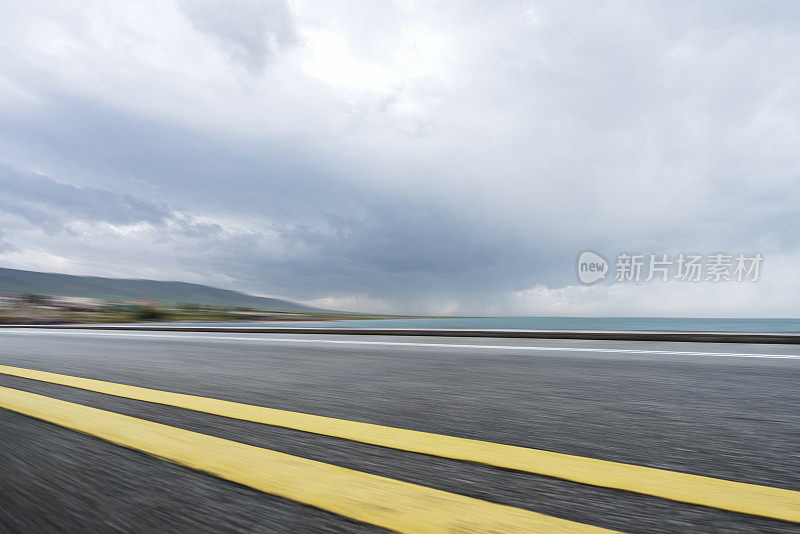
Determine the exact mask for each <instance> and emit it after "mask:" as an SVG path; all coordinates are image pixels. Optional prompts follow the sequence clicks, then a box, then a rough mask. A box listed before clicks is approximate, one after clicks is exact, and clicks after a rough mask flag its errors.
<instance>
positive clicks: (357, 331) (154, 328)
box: [0, 324, 800, 345]
mask: <svg viewBox="0 0 800 534" xmlns="http://www.w3.org/2000/svg"><path fill="white" fill-rule="evenodd" d="M0 328H37V329H48V330H128V331H148V332H206V333H229V334H232V333H233V334H235V333H239V334H330V335H351V336H418V337H424V336H425V337H426V336H435V337H485V338H528V339H583V340H617V341H681V342H696V343H697V342H699V343H765V344H785V345H798V344H800V333H794V332H787V333H782V332H690V331H682V332H675V331H653V330H641V331H640V330H475V329H444V328H335V327H310V328H305V327H262V326H168V325H98V324H91V325H88V324H78V325H64V324H58V325H33V324H24V325H0Z"/></svg>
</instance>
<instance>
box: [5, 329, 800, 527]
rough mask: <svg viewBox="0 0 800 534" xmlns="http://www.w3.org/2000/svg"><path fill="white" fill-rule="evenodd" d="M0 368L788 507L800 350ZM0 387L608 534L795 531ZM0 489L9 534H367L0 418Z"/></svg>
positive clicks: (793, 485)
mask: <svg viewBox="0 0 800 534" xmlns="http://www.w3.org/2000/svg"><path fill="white" fill-rule="evenodd" d="M565 349H567V350H565ZM573 349H575V350H573ZM726 354H727V355H726ZM0 364H2V365H9V366H16V367H22V368H26V369H36V370H42V371H50V372H54V373H61V374H65V375H71V376H79V377H86V378H94V379H100V380H106V381H111V382H116V383H122V384H131V385H136V386H142V387H147V388H153V389H158V390H164V391H173V392H180V393H188V394H193V395H200V396H204V397H212V398H217V399H225V400H229V401H234V402H240V403H247V404H254V405H259V406H266V407H270V408H278V409H283V410H291V411H296V412H305V413H310V414H316V415H323V416H328V417H334V418H339V419H346V420H353V421H364V422H369V423H376V424H380V425H387V426H392V427H399V428H405V429H414V430H422V431H426V432H433V433H436V434H444V435H451V436H459V437H466V438H472V439H477V440H484V441H489V442H494V443H503V444H509V445H519V446H523V447H530V448H535V449H544V450H549V451H556V452H561V453H566V454H570V455H578V456H583V457H590V458H597V459H604V460H611V461H615V462H624V463H629V464H636V465H641V466H649V467H656V468H661V469H667V470H670V471H679V472H686V473H693V474H698V475H705V476H710V477H715V478H721V479H728V480H734V481H739V482H748V483H753V484H761V485H766V486H773V487H778V488H784V489H790V490H800V395H799V394H798V384H800V347H794V346H768V345H733V344H725V345H713V344H690V343H641V342H600V341H567V340H560V341H555V340H524V339H464V338H459V339H454V338H430V337H426V338H408V337H404V338H391V337H364V336H343V335H339V336H323V335H308V336H302V335H274V334H246V335H245V334H241V335H240V334H205V333H202V334H201V333H157V332H131V333H128V332H91V331H75V332H70V331H44V330H0ZM0 386H4V387H9V388H15V389H21V390H25V391H30V392H33V393H38V394H41V395H46V396H48V397H53V398H58V399H63V400H66V401H70V402H74V403H79V404H83V405H87V406H94V407H97V408H102V409H104V410H110V411H114V412H118V413H123V414H127V415H131V416H134V417H137V418H142V419H147V420H151V421H156V422H159V423H163V424H166V425H170V426H173V427H178V428H184V429H188V430H192V431H196V432H200V433H203V434H209V435H214V436H219V437H223V438H226V439H230V440H234V441H239V442H244V443H248V444H251V445H255V446H258V447H264V448H268V449H273V450H277V451H281V452H285V453H288V454H292V455H296V456H300V457H304V458H310V459H314V460H319V461H322V462H326V463H330V464H335V465H339V466H343V467H348V468H352V469H356V470H358V471H363V472H367V473H374V474H377V475H381V476H385V477H389V478H393V479H397V480H403V481H407V482H411V483H414V484H419V485H422V486H428V487H432V488H437V489H441V490H445V491H448V492H452V493H457V494H461V495H467V496H470V497H475V498H478V499H482V500H486V501H492V502H496V503H501V504H505V505H509V506H514V507H517V508H523V509H527V510H533V511H536V512H540V513H543V514H547V515H550V516H555V517H560V518H564V519H569V520H572V521H577V522H580V523H586V524H590V525H596V526H601V527H605V528H609V529H615V530H621V531H626V532H726V533H730V532H756V531H757V532H798V531H800V528H798V527H799V525H797V524H794V523H788V522H782V521H778V520H773V519H767V518H759V517H755V516H749V515H744V514H738V513H734V512H727V511H723V510H718V509H714V508H707V507H702V506H696V505H690V504H685V503H679V502H673V501H668V500H664V499H659V498H656V497H650V496H646V495H639V494H636V493H630V492H625V491H620V490H613V489H607V488H601V487H594V486H587V485H583V484H577V483H574V482H568V481H566V480H560V479H556V478H548V477H544V476H539V475H534V474H530V473H522V472H516V471H511V470H505V469H499V468H494V467H489V466H486V465H481V464H473V463H466V462H460V461H456V460H450V459H445V458H438V457H432V456H426V455H422V454H415V453H410V452H405V451H399V450H392V449H387V448H382V447H377V446H373V445H367V444H363V443H356V442H352V441H346V440H343V439H337V438H332V437H328V436H323V435H316V434H309V433H305V432H299V431H296V430H289V429H285V428H277V427H271V426H266V425H261V424H257V423H251V422H246V421H240V420H233V419H229V418H225V417H219V416H215V415H209V414H203V413H198V412H194V411H189V410H184V409H180V408H175V407H170V406H163V405H157V404H151V403H147V402H142V401H136V400H130V399H124V398H119V397H112V396H109V395H104V394H101V393H96V392H92V391H84V390H79V389H74V388H70V387H65V386H61V385H55V384H48V383H44V382H38V381H34V380H28V379H24V378H19V377H13V376H7V375H0ZM0 475H2V476H0V495H2V505H1V506H0V531H2V532H101V531H102V532H109V531H119V532H157V531H158V532H166V531H169V532H302V531H308V532H320V531H327V532H351V531H352V532H358V531H377V530H378V529H377V528H376V527H373V526H370V525H367V524H361V523H357V522H355V521H351V520H349V519H346V518H344V517H341V516H338V515H335V514H332V513H328V512H325V511H321V510H319V509H316V508H312V507H309V506H305V505H302V504H299V503H296V502H293V501H290V500H286V499H282V498H278V497H274V496H272V495H269V494H265V493H261V492H259V491H257V490H254V489H250V488H247V487H244V486H240V485H237V484H234V483H231V482H228V481H225V480H222V479H218V478H215V477H213V476H211V475H207V474H204V473H201V472H199V471H194V470H191V469H188V468H186V467H182V466H180V465H176V464H172V463H169V462H167V461H164V460H160V459H157V458H154V457H151V456H148V455H146V454H143V453H140V452H136V451H133V450H129V449H126V448H123V447H120V446H117V445H114V444H111V443H108V442H105V441H102V440H100V439H97V438H94V437H91V436H87V435H84V434H80V433H78V432H75V431H72V430H69V429H66V428H63V427H60V426H56V425H54V424H50V423H47V422H43V421H39V420H36V419H32V418H29V417H27V416H24V415H20V414H18V413H15V412H11V411H7V410H3V409H0ZM331 491H333V492H335V491H336V488H331Z"/></svg>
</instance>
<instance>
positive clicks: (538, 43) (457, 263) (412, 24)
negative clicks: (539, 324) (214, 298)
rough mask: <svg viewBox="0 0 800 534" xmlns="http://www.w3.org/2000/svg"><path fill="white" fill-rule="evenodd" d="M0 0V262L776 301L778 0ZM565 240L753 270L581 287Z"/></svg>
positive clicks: (387, 298)
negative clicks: (747, 257)
mask: <svg viewBox="0 0 800 534" xmlns="http://www.w3.org/2000/svg"><path fill="white" fill-rule="evenodd" d="M2 7H3V9H4V16H3V17H2V20H0V29H2V31H3V35H4V40H3V44H2V45H0V66H2V70H1V71H0V72H2V75H0V110H1V111H2V113H1V114H0V188H1V189H0V265H2V266H8V267H16V268H23V269H24V268H29V269H37V270H53V271H62V272H71V273H77V274H97V275H112V276H137V277H151V278H160V279H182V280H188V281H193V282H205V283H211V284H216V285H222V286H225V287H230V288H235V289H240V290H245V291H251V292H256V293H260V294H268V295H275V296H282V297H290V298H296V299H302V300H304V301H307V302H312V303H316V304H322V305H329V306H332V307H349V308H352V309H362V310H366V311H372V310H375V311H394V312H445V313H528V314H589V313H602V314H623V315H624V314H653V313H655V312H656V311H658V309H657V308H655V307H654V304H653V301H654V300H656V301H658V302H659V303H660V305H661V306H662V309H664V310H666V311H664V313H667V314H677V315H681V314H683V315H686V314H695V313H702V314H707V315H714V314H726V313H734V314H739V315H741V314H743V313H747V314H751V313H752V314H760V315H776V314H777V315H787V314H788V315H797V314H798V313H800V308H798V306H799V305H798V304H796V303H795V302H793V300H792V299H791V298H790V297H789V295H791V294H793V293H792V291H793V290H796V289H800V281H798V277H797V275H796V274H795V269H794V268H793V265H794V264H795V262H796V261H797V260H798V259H800V241H799V238H798V235H797V232H796V231H795V230H794V228H795V227H796V226H797V220H798V216H800V213H798V211H800V208H799V207H798V206H800V184H799V183H798V175H797V172H798V170H797V169H798V156H797V151H796V147H797V145H798V129H797V124H798V123H799V122H798V120H797V119H798V110H800V92H798V91H797V90H796V89H797V86H798V83H800V73H798V72H797V69H796V68H794V65H795V63H796V60H795V58H796V57H799V56H800V31H798V30H800V28H799V27H798V26H800V23H798V22H797V21H798V20H800V18H798V17H797V16H791V14H787V11H798V10H800V7H796V6H794V5H793V4H788V3H769V2H767V3H763V4H759V8H758V9H755V8H754V7H753V5H752V4H751V3H747V2H741V3H737V2H733V3H732V2H704V3H691V4H690V3H681V4H675V3H672V2H664V3H659V2H654V3H648V4H642V3H639V2H592V3H590V2H579V3H574V4H564V3H560V2H503V3H484V2H474V3H470V2H452V3H447V2H446V3H437V4H436V5H435V6H434V5H431V4H424V3H422V4H419V5H416V4H409V3H407V2H398V3H392V2H387V3H380V4H378V3H373V2H365V3H359V2H352V3H351V2H345V3H319V2H303V1H301V2H292V3H287V2H280V1H265V2H258V1H240V2H234V3H231V2H217V1H212V0H204V1H201V2H177V3H169V2H138V3H136V4H129V5H124V6H123V5H115V4H108V3H105V2H83V3H81V4H80V5H79V6H75V5H74V4H68V3H60V2H53V3H48V4H47V5H45V4H35V3H34V4H26V5H24V6H22V5H18V4H15V3H11V2H9V3H8V4H7V5H3V6H2ZM355 13H357V14H358V15H357V16H355V15H354V14H355ZM795 15H797V13H795ZM587 248H590V249H593V250H597V251H599V252H602V253H604V254H605V255H606V256H607V257H609V258H611V257H613V255H614V254H616V253H618V252H620V251H640V252H642V253H650V252H652V253H660V252H672V253H677V252H681V251H687V252H690V251H699V252H704V253H712V252H716V251H719V250H727V251H730V252H738V251H751V252H755V251H758V252H761V253H763V254H764V255H765V257H766V258H767V260H766V263H765V265H767V266H771V267H768V269H769V270H765V273H764V278H763V280H762V281H760V282H759V283H758V284H755V285H754V286H752V287H751V286H747V287H743V286H736V285H727V286H723V285H720V286H713V287H711V286H708V285H702V284H701V285H697V286H686V285H683V286H680V285H677V284H673V285H669V284H667V285H664V286H663V287H662V286H659V287H658V288H655V289H654V288H652V287H637V286H633V285H631V286H626V287H617V286H614V285H613V284H612V285H609V284H600V285H597V286H593V287H591V288H585V287H579V286H578V285H577V284H578V282H577V278H576V274H575V271H574V262H575V258H576V255H577V254H578V253H579V252H580V251H582V250H585V249H587ZM795 294H796V293H795ZM692 295H695V296H701V297H702V298H703V299H704V300H703V302H704V304H703V305H702V306H700V307H699V308H698V307H697V306H692V307H691V308H688V307H687V306H688V305H687V304H686V302H688V301H689V300H692V299H691V296H692ZM656 297H657V298H656ZM695 300H696V299H695Z"/></svg>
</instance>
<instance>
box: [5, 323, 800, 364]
mask: <svg viewBox="0 0 800 534" xmlns="http://www.w3.org/2000/svg"><path fill="white" fill-rule="evenodd" d="M2 333H3V334H27V335H41V334H44V333H46V334H49V335H81V336H115V337H150V338H166V339H188V340H206V339H208V340H225V341H231V340H233V341H259V342H277V343H329V344H340V345H380V346H401V347H402V346H406V347H442V348H452V349H490V350H529V351H540V352H549V351H553V352H601V353H613V354H659V355H673V356H722V357H729V358H766V359H780V360H800V354H763V353H742V352H695V351H673V350H645V349H604V348H588V347H548V346H535V345H477V344H466V343H419V342H408V341H359V340H349V339H348V340H345V339H295V338H275V337H242V336H209V335H205V334H203V333H202V332H195V333H192V334H190V335H186V334H183V335H176V334H143V333H129V332H125V333H123V332H87V331H76V332H67V331H55V330H16V331H11V330H4V331H3V332H2Z"/></svg>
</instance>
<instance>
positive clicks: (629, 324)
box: [160, 317, 800, 332]
mask: <svg viewBox="0 0 800 534" xmlns="http://www.w3.org/2000/svg"><path fill="white" fill-rule="evenodd" d="M160 324H171V325H185V326H279V327H298V328H299V327H338V328H464V329H510V330H662V331H694V332H697V331H701V332H800V319H709V318H702V319H699V318H689V317H669V318H664V317H430V318H422V319H359V320H342V321H291V322H288V321H247V322H224V323H160Z"/></svg>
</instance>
